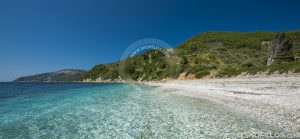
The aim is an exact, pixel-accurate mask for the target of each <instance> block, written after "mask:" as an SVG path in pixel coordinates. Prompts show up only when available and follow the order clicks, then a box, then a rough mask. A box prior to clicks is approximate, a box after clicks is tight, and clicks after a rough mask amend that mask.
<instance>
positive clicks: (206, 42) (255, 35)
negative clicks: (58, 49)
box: [83, 31, 300, 81]
mask: <svg viewBox="0 0 300 139" xmlns="http://www.w3.org/2000/svg"><path fill="white" fill-rule="evenodd" d="M172 57H173V59H177V60H178V61H179V63H180V65H179V67H180V69H179V74H178V75H177V76H176V77H175V78H179V79H195V78H215V77H231V76H236V75H239V74H242V73H243V74H256V73H258V72H267V73H273V72H279V73H284V72H300V61H299V58H300V31H288V32H266V31H260V32H207V33H201V34H199V35H196V36H193V37H191V38H190V39H188V40H187V41H185V42H183V43H181V44H179V45H178V46H176V47H175V48H174V54H173V55H172ZM149 59H151V60H149ZM124 61H126V64H127V67H126V69H125V71H126V72H127V75H126V76H127V77H130V78H131V79H133V80H139V81H148V80H162V79H165V78H170V77H173V78H174V76H173V74H172V73H171V72H170V71H168V70H167V69H168V68H170V67H169V65H167V63H166V59H165V58H164V56H162V55H161V54H159V52H155V51H151V52H146V53H145V54H143V55H139V56H135V57H132V58H128V59H125V60H124ZM124 61H123V62H124ZM149 61H150V62H149ZM119 65H120V62H115V63H110V64H100V65H96V66H95V67H93V68H92V69H91V70H89V71H88V72H86V73H84V74H83V79H84V80H88V81H95V80H97V81H98V80H105V81H114V80H118V79H119V76H120V75H119V72H118V71H119V69H118V67H119Z"/></svg>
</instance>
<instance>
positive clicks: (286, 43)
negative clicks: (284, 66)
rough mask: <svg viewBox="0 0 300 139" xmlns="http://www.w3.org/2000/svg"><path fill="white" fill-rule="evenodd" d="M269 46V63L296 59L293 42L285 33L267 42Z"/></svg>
mask: <svg viewBox="0 0 300 139" xmlns="http://www.w3.org/2000/svg"><path fill="white" fill-rule="evenodd" d="M264 44H265V45H267V47H268V59H267V65H268V66H269V65H271V64H273V63H276V64H280V63H281V62H291V61H293V60H294V56H293V52H292V47H293V43H292V42H291V41H290V40H289V39H287V38H286V36H285V34H284V33H280V34H277V35H276V38H275V39H274V40H273V41H269V42H265V43H264Z"/></svg>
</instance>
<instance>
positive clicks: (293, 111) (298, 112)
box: [146, 75, 300, 134]
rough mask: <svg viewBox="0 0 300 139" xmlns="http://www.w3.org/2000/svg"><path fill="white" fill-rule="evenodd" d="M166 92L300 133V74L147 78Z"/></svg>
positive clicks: (289, 131) (283, 129) (290, 131)
mask: <svg viewBox="0 0 300 139" xmlns="http://www.w3.org/2000/svg"><path fill="white" fill-rule="evenodd" d="M146 84H148V85H150V86H156V87H157V88H158V89H161V90H163V91H164V92H171V93H175V94H178V95H183V96H189V97H196V98H201V99H205V100H209V101H212V102H213V103H218V104H221V105H224V106H225V108H226V109H228V110H230V111H233V112H235V113H238V114H241V116H247V117H249V118H252V119H255V120H258V121H260V122H263V123H265V124H268V125H271V126H274V127H278V128H279V129H280V130H282V131H283V132H288V133H296V134H298V133H300V75H285V76H263V77H236V78H228V79H206V80H184V81H182V80H171V81H167V82H163V83H162V82H148V83H146Z"/></svg>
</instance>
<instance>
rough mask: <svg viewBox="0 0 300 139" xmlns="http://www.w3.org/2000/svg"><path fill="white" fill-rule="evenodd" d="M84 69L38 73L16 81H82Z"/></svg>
mask: <svg viewBox="0 0 300 139" xmlns="http://www.w3.org/2000/svg"><path fill="white" fill-rule="evenodd" d="M84 72H85V71H84V70H78V69H64V70H60V71H55V72H49V73H42V74H36V75H32V76H26V77H20V78H18V79H16V80H15V82H71V81H81V80H82V77H81V74H82V73H84Z"/></svg>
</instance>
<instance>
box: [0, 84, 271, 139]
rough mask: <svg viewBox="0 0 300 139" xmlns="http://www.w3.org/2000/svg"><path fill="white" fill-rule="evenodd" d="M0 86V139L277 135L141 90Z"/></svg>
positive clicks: (195, 102) (196, 102) (206, 106)
mask: <svg viewBox="0 0 300 139" xmlns="http://www.w3.org/2000/svg"><path fill="white" fill-rule="evenodd" d="M0 86H1V92H0V98H1V102H0V138H235V137H241V135H246V134H252V133H253V134H255V133H257V134H260V133H262V134H267V133H274V132H276V131H277V130H276V129H275V128H274V127H271V126H268V125H265V124H262V123H259V122H256V121H255V120H253V119H249V118H246V117H242V116H239V115H236V114H234V113H231V112H229V111H226V110H225V109H224V108H223V107H222V106H220V105H217V104H213V103H211V102H208V101H205V100H201V99H197V98H191V97H184V96H178V95H176V94H173V93H168V92H161V91H160V90H158V89H155V88H151V87H149V86H144V85H130V84H63V83H58V84H21V85H20V84H9V83H6V84H0ZM12 92H15V95H7V93H12ZM17 92H18V93H17ZM22 92H23V93H22Z"/></svg>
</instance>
